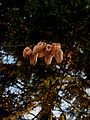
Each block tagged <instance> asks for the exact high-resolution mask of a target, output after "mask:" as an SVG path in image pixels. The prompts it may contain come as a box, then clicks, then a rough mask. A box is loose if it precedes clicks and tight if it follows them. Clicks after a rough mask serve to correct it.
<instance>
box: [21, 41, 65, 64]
mask: <svg viewBox="0 0 90 120" xmlns="http://www.w3.org/2000/svg"><path fill="white" fill-rule="evenodd" d="M23 57H24V58H27V59H29V60H30V64H31V65H35V64H36V63H37V60H38V58H44V61H45V63H46V65H49V64H51V62H52V59H53V58H54V59H55V60H56V63H57V64H60V63H61V62H62V60H63V51H62V50H61V45H60V43H51V44H47V43H45V42H41V41H40V42H38V43H37V45H35V46H34V47H33V50H32V49H31V48H29V47H26V48H25V49H24V50H23Z"/></svg>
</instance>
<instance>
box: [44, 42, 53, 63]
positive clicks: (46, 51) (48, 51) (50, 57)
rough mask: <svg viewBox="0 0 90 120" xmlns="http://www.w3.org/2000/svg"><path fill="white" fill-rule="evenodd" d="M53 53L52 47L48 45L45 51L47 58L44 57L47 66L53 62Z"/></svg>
mask: <svg viewBox="0 0 90 120" xmlns="http://www.w3.org/2000/svg"><path fill="white" fill-rule="evenodd" d="M51 51H52V45H50V44H47V45H46V49H45V57H44V61H45V63H46V65H49V64H51V62H52V58H53V55H52V54H51Z"/></svg>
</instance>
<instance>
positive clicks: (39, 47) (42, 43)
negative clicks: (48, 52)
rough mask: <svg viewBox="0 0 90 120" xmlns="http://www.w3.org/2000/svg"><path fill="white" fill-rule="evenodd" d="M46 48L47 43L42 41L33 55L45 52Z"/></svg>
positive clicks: (36, 46) (34, 49)
mask: <svg viewBox="0 0 90 120" xmlns="http://www.w3.org/2000/svg"><path fill="white" fill-rule="evenodd" d="M45 47H46V43H45V42H41V41H40V42H39V43H38V44H37V45H35V46H34V48H33V54H37V53H41V51H43V50H44V48H45Z"/></svg>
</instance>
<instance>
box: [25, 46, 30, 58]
mask: <svg viewBox="0 0 90 120" xmlns="http://www.w3.org/2000/svg"><path fill="white" fill-rule="evenodd" d="M30 51H31V49H30V48H29V47H26V48H25V49H24V50H23V57H24V58H28V56H29V53H30Z"/></svg>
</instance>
